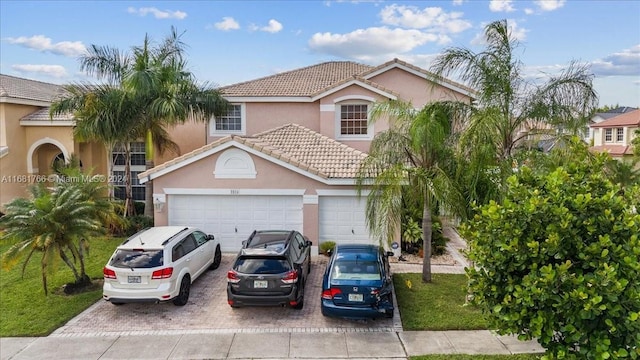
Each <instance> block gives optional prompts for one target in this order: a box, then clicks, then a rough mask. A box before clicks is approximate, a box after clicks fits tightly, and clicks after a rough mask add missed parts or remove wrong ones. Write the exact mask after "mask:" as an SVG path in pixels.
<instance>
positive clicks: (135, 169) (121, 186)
mask: <svg viewBox="0 0 640 360" xmlns="http://www.w3.org/2000/svg"><path fill="white" fill-rule="evenodd" d="M129 149H130V152H131V160H130V166H131V196H132V197H133V200H136V201H144V200H145V186H144V185H141V184H140V182H139V180H138V174H140V173H141V172H143V171H145V170H146V160H145V146H144V142H142V141H136V142H132V143H130V144H129ZM111 157H112V159H113V178H112V179H113V182H112V183H111V185H113V187H114V195H115V197H116V198H118V199H124V197H125V181H124V173H125V171H124V170H125V160H124V159H125V156H124V147H123V146H122V144H120V145H118V146H116V147H114V149H113V153H112V155H111Z"/></svg>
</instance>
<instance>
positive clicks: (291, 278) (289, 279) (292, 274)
mask: <svg viewBox="0 0 640 360" xmlns="http://www.w3.org/2000/svg"><path fill="white" fill-rule="evenodd" d="M297 281H298V272H297V271H295V270H291V271H289V272H288V273H286V274H284V277H283V278H282V282H283V283H285V284H294V283H295V282H297Z"/></svg>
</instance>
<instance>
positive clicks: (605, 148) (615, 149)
mask: <svg viewBox="0 0 640 360" xmlns="http://www.w3.org/2000/svg"><path fill="white" fill-rule="evenodd" d="M590 149H591V151H597V152H608V153H609V154H611V155H612V156H622V155H632V154H633V148H632V147H631V146H626V145H600V146H592V147H591V148H590Z"/></svg>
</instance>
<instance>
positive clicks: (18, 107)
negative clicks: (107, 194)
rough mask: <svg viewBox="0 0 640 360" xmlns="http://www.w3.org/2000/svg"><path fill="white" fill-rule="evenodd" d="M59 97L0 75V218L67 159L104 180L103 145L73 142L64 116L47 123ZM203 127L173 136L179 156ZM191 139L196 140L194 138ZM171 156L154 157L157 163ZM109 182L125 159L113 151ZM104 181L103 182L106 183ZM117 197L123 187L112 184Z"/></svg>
mask: <svg viewBox="0 0 640 360" xmlns="http://www.w3.org/2000/svg"><path fill="white" fill-rule="evenodd" d="M61 93H62V86H60V85H55V84H49V83H44V82H40V81H34V80H28V79H23V78H19V77H15V76H9V75H3V74H0V212H1V211H2V209H3V205H4V204H6V203H8V202H9V201H11V200H13V199H15V198H16V197H22V196H26V195H27V193H26V189H27V186H28V185H31V184H35V183H39V182H47V180H48V179H49V177H48V175H50V174H51V173H52V167H53V164H54V163H55V162H57V161H68V160H69V158H70V156H71V155H72V154H75V155H76V157H77V158H78V159H79V160H80V162H81V165H82V167H83V168H84V169H85V170H87V169H93V173H94V174H102V175H106V174H107V162H108V161H109V156H108V155H107V153H106V149H105V148H104V146H103V145H102V144H97V143H89V142H80V141H77V140H76V139H74V136H73V127H74V125H75V121H74V119H73V118H72V117H71V116H69V115H60V116H55V117H54V118H53V119H50V117H49V106H50V105H51V102H52V101H54V100H55V99H56V98H57V97H58V96H59V95H60V94H61ZM205 128H206V124H195V123H187V124H185V125H181V126H179V127H177V128H176V129H174V130H173V131H172V135H173V140H174V141H176V142H177V143H178V145H179V147H180V149H181V151H182V152H188V151H191V150H193V149H196V148H198V147H200V146H202V145H204V144H205V143H206V138H205V135H204V134H205ZM193 134H199V135H198V136H194V135H193ZM131 145H132V146H131V147H132V149H133V151H134V153H133V156H132V160H131V163H132V171H133V172H132V180H133V183H134V198H135V199H136V200H144V191H145V189H144V185H140V184H138V177H137V175H138V173H140V172H142V171H144V170H145V153H144V145H143V143H142V142H135V143H132V144H131ZM175 156H176V155H175V154H165V155H164V157H160V156H158V157H157V158H156V159H155V161H156V162H157V163H160V162H164V161H167V160H169V159H171V158H172V157H175ZM112 158H113V162H114V167H113V169H114V174H115V175H116V176H114V177H113V179H122V175H124V162H123V161H122V160H123V159H124V157H123V156H122V154H121V153H119V152H118V151H117V150H116V151H115V153H114V154H113V155H112ZM105 178H106V177H105ZM112 185H115V186H116V194H117V195H118V194H121V193H122V191H120V189H121V188H118V186H122V185H124V181H120V182H119V183H114V184H112Z"/></svg>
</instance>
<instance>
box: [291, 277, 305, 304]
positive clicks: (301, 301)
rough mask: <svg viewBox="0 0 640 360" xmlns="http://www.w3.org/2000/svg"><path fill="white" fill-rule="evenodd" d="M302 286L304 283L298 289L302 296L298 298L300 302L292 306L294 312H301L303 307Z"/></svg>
mask: <svg viewBox="0 0 640 360" xmlns="http://www.w3.org/2000/svg"><path fill="white" fill-rule="evenodd" d="M304 285H305V283H304V282H303V283H302V287H301V288H300V292H302V295H301V296H300V300H299V301H298V303H297V304H295V305H294V306H293V308H294V309H296V310H302V308H303V307H304Z"/></svg>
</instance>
